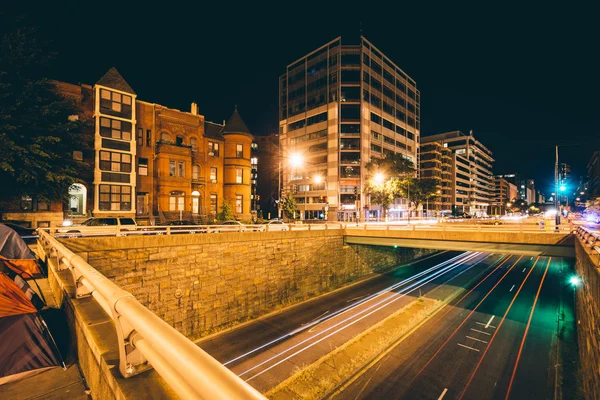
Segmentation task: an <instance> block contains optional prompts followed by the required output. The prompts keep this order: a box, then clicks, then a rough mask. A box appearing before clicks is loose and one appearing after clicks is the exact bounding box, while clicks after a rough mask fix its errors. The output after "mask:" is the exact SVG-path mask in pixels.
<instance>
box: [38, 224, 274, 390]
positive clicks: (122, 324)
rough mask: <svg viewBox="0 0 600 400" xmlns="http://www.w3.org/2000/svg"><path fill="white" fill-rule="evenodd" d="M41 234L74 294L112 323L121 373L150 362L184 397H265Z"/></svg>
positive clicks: (128, 374)
mask: <svg viewBox="0 0 600 400" xmlns="http://www.w3.org/2000/svg"><path fill="white" fill-rule="evenodd" d="M39 233H40V243H41V245H42V246H43V247H44V249H45V251H46V253H47V254H49V256H51V257H56V259H57V261H58V268H59V269H65V268H61V264H62V265H64V266H65V267H66V268H68V269H69V270H71V272H72V273H73V278H74V281H75V283H76V285H77V288H76V295H77V296H78V297H82V296H84V295H90V296H93V297H94V298H95V299H96V300H97V301H98V303H99V304H100V306H101V307H102V308H103V309H104V310H105V311H106V313H107V314H108V315H109V316H110V317H111V318H112V320H113V322H114V323H115V328H116V330H117V336H118V338H119V355H120V363H119V370H120V372H121V374H122V375H123V376H124V377H126V378H128V377H131V376H133V375H136V374H137V373H140V372H143V371H144V370H146V369H148V368H149V367H150V366H149V365H148V362H149V363H150V364H151V366H152V367H154V368H155V369H156V371H157V372H158V373H159V375H161V377H162V378H163V379H164V380H165V381H166V382H167V384H168V385H169V386H170V387H171V388H172V389H173V390H174V391H175V392H176V393H177V395H179V396H180V397H181V398H183V399H264V398H265V397H264V396H263V395H262V394H260V393H259V392H258V391H257V390H256V389H254V388H253V387H252V386H250V385H249V384H248V383H246V382H245V381H244V380H242V379H241V378H240V377H238V376H237V375H236V374H234V373H233V372H232V371H230V370H229V369H227V368H226V367H225V366H223V365H222V364H221V363H219V362H218V361H217V360H215V359H214V358H213V357H211V356H210V355H209V354H208V353H206V352H205V351H204V350H202V349H201V348H200V347H198V346H197V345H195V344H194V343H193V342H192V341H190V340H189V339H187V338H186V337H185V336H184V335H182V334H181V333H180V332H178V331H177V330H176V329H175V328H173V327H172V326H170V325H169V324H167V323H166V322H165V321H163V320H162V319H161V318H159V317H158V316H156V315H155V314H154V313H153V312H151V311H150V310H148V309H147V308H146V307H144V306H143V305H142V304H141V303H140V302H138V301H137V300H136V299H135V297H133V295H132V294H131V293H129V292H127V291H125V290H123V289H121V288H120V287H119V286H117V285H116V284H114V283H113V282H112V281H111V280H109V279H108V278H106V277H105V276H104V275H102V274H101V273H100V272H98V271H97V270H96V269H95V268H93V267H92V266H91V265H89V264H88V263H87V262H85V261H84V260H83V259H82V258H81V257H80V256H78V255H76V254H74V253H73V252H72V251H71V250H69V249H68V248H66V247H65V246H64V245H63V244H61V243H60V242H58V241H57V240H56V239H55V238H54V237H52V236H51V235H50V234H49V233H47V232H45V231H44V230H40V232H39ZM167 349H168V354H166V353H165V350H167ZM146 360H147V361H146Z"/></svg>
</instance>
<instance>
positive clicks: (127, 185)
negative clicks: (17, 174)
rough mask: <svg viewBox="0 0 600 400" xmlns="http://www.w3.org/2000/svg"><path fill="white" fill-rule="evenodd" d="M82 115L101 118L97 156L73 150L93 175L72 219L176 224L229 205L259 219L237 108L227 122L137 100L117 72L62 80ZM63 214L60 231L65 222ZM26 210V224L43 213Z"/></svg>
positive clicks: (96, 128)
mask: <svg viewBox="0 0 600 400" xmlns="http://www.w3.org/2000/svg"><path fill="white" fill-rule="evenodd" d="M55 85H56V88H57V90H58V92H59V93H61V94H63V95H65V96H69V97H72V98H73V99H75V100H76V101H77V103H78V104H79V107H80V114H81V116H87V117H90V118H92V120H93V129H92V131H91V132H90V135H89V141H90V143H89V146H88V147H89V148H91V150H90V151H87V152H84V151H80V150H79V149H73V150H74V151H73V157H78V158H79V159H80V160H83V161H85V162H87V163H88V164H89V166H90V172H89V176H87V175H85V174H84V175H83V176H82V177H81V180H80V181H79V182H77V183H75V184H74V185H72V187H71V189H70V190H69V203H68V205H67V210H66V214H67V215H66V217H67V218H72V219H75V220H77V219H83V218H86V217H89V216H94V217H101V216H124V217H133V218H136V219H137V220H138V222H139V223H141V224H150V223H155V220H157V219H158V221H156V223H159V222H164V221H166V220H172V219H179V218H183V219H188V220H189V219H193V220H195V221H197V222H206V221H209V220H214V219H215V217H216V215H217V213H218V212H219V211H220V208H221V206H222V205H223V203H224V202H227V203H229V204H230V205H231V207H232V209H233V211H234V214H235V216H236V218H238V219H244V220H249V219H250V218H251V209H250V204H251V179H252V178H251V162H250V151H251V144H252V140H253V135H252V134H251V133H250V131H249V130H248V128H247V127H246V125H245V124H244V122H243V120H242V118H241V116H240V115H239V112H238V111H237V108H236V109H235V110H234V112H233V114H232V115H231V117H230V118H229V120H228V121H227V122H226V123H224V124H216V123H212V122H209V121H205V119H204V116H202V115H200V114H199V113H198V107H197V105H196V104H195V103H192V105H191V109H190V111H189V112H184V111H180V110H175V109H171V108H168V107H165V106H162V105H159V104H155V103H150V102H146V101H143V100H140V99H138V98H137V95H136V94H135V92H134V91H133V89H132V88H131V87H130V86H129V85H128V84H127V82H126V81H125V80H124V79H123V77H122V76H121V75H120V74H119V72H118V71H117V70H116V69H114V68H111V69H110V70H109V71H108V72H107V73H106V74H105V75H104V76H103V77H102V78H101V79H100V80H99V81H98V82H97V83H96V84H94V85H91V86H90V85H83V84H78V85H74V84H69V83H65V82H55ZM63 211H64V210H61V211H58V210H56V212H57V213H58V215H59V217H57V218H55V220H54V221H53V223H52V224H50V225H52V226H55V225H58V224H59V221H60V222H62V217H63V215H61V214H62V213H63ZM26 214H27V213H21V216H20V219H21V220H25V221H27V220H31V221H34V220H35V218H37V217H36V216H35V215H26Z"/></svg>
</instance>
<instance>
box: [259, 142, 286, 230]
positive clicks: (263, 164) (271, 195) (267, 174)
mask: <svg viewBox="0 0 600 400" xmlns="http://www.w3.org/2000/svg"><path fill="white" fill-rule="evenodd" d="M254 141H255V143H256V145H257V150H256V151H257V152H256V158H257V164H259V165H260V174H258V178H257V193H258V196H259V197H258V199H257V200H258V208H259V209H260V210H261V211H262V217H263V218H265V219H273V218H279V217H280V215H279V212H278V211H279V209H278V202H279V191H280V185H281V183H280V178H281V177H280V168H279V167H280V165H279V162H280V158H279V155H280V154H279V153H280V152H279V135H278V134H270V135H268V136H256V137H255V139H254Z"/></svg>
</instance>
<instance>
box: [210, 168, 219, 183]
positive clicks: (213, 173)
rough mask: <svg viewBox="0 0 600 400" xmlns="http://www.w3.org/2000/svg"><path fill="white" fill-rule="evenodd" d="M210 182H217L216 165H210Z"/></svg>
mask: <svg viewBox="0 0 600 400" xmlns="http://www.w3.org/2000/svg"><path fill="white" fill-rule="evenodd" d="M210 183H217V167H210Z"/></svg>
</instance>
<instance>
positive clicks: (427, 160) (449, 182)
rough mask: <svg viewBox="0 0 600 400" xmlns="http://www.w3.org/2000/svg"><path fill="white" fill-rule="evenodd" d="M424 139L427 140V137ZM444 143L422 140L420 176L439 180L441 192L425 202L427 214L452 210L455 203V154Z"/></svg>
mask: <svg viewBox="0 0 600 400" xmlns="http://www.w3.org/2000/svg"><path fill="white" fill-rule="evenodd" d="M422 140H426V137H423V138H422ZM444 144H445V143H444V142H443V141H436V142H426V143H424V142H422V143H421V147H420V153H421V154H420V160H421V165H420V176H421V178H430V179H435V180H437V181H438V190H440V194H441V196H439V197H435V198H434V199H432V200H430V201H429V202H428V203H426V204H425V208H426V210H425V211H426V212H427V215H429V214H431V213H433V215H439V214H440V213H441V212H452V206H453V205H454V199H455V193H454V184H453V182H454V170H453V165H454V161H453V160H454V156H453V154H452V150H451V149H450V148H448V147H447V146H444Z"/></svg>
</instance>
